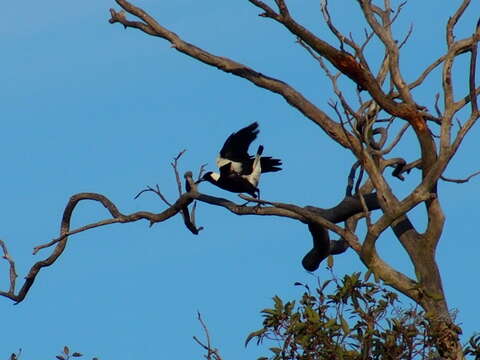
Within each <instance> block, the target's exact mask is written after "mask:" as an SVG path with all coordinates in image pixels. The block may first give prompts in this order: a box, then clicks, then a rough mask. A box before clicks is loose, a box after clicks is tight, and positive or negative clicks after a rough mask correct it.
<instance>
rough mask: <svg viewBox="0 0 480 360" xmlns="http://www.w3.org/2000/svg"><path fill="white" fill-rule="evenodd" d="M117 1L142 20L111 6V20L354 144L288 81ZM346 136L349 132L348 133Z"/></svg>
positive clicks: (127, 3)
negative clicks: (260, 91)
mask: <svg viewBox="0 0 480 360" xmlns="http://www.w3.org/2000/svg"><path fill="white" fill-rule="evenodd" d="M116 2H117V3H118V4H119V5H120V6H121V7H122V8H123V9H124V10H125V11H127V12H128V13H130V14H132V15H134V16H136V17H138V18H140V19H141V20H142V21H143V22H139V21H129V20H127V19H126V17H125V15H124V14H123V13H122V12H117V11H115V10H113V9H110V15H111V19H110V20H109V22H110V23H112V24H113V23H117V22H118V23H121V24H122V25H124V26H125V27H132V28H136V29H139V30H141V31H143V32H145V33H146V34H149V35H152V36H157V37H161V38H163V39H165V40H167V41H169V42H170V43H171V44H172V47H173V48H174V49H176V50H177V51H180V52H182V53H184V54H186V55H188V56H191V57H193V58H195V59H197V60H199V61H201V62H203V63H205V64H207V65H210V66H214V67H216V68H218V69H220V70H222V71H224V72H226V73H230V74H233V75H236V76H239V77H242V78H244V79H246V80H248V81H250V82H252V83H253V84H255V85H257V86H259V87H262V88H264V89H267V90H269V91H272V92H274V93H277V94H279V95H281V96H282V97H283V98H284V99H285V100H286V101H287V102H288V103H289V104H290V105H292V106H293V107H295V108H296V109H298V110H299V111H300V112H301V113H302V114H304V115H305V116H306V117H307V118H309V119H310V120H312V121H313V122H314V123H316V124H317V125H319V126H320V127H321V128H322V129H323V130H324V131H325V132H326V133H327V134H328V135H329V136H330V137H331V138H332V139H333V140H335V141H337V142H338V143H339V144H341V145H342V146H344V147H346V148H349V147H350V146H351V144H352V143H353V144H356V142H355V140H354V139H350V140H348V139H347V137H346V135H345V132H344V131H343V130H342V129H341V127H340V126H339V125H338V124H336V123H335V122H334V121H332V120H331V119H330V118H329V117H328V115H327V114H325V113H324V112H323V111H321V110H320V109H319V108H317V107H316V106H315V105H314V104H313V103H311V102H310V101H309V100H307V99H306V98H305V97H304V96H303V95H302V94H300V93H299V92H298V91H296V90H295V89H294V88H292V87H291V86H290V85H288V84H287V83H285V82H283V81H280V80H277V79H274V78H271V77H269V76H266V75H264V74H262V73H259V72H257V71H255V70H253V69H251V68H249V67H247V66H245V65H243V64H240V63H238V62H236V61H233V60H230V59H228V58H225V57H220V56H216V55H213V54H210V53H208V52H206V51H205V50H203V49H200V48H198V47H197V46H195V45H192V44H190V43H187V42H185V41H183V40H182V39H181V38H180V37H179V36H178V35H177V34H175V33H174V32H172V31H170V30H168V29H166V28H164V27H163V26H161V25H160V24H159V23H158V22H157V21H156V20H155V19H153V18H152V17H151V16H150V15H148V14H147V13H146V12H145V11H143V10H142V9H140V8H138V7H136V6H134V5H132V4H131V3H129V2H128V1H126V0H116ZM254 3H255V5H257V6H259V7H261V8H262V9H263V10H265V11H266V13H268V14H269V15H268V16H270V15H273V14H270V12H271V11H273V10H271V11H270V10H268V9H270V8H269V7H268V6H267V5H266V4H264V3H263V2H261V1H255V2H254ZM347 136H348V135H347Z"/></svg>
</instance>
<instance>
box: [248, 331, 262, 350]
mask: <svg viewBox="0 0 480 360" xmlns="http://www.w3.org/2000/svg"><path fill="white" fill-rule="evenodd" d="M266 331H267V329H260V330H257V331H254V332H252V333H250V334H249V335H248V336H247V339H246V340H245V347H246V346H247V345H248V343H249V342H250V340H252V339H253V338H254V337H260V336H262V335H263V334H264V333H265V332H266ZM258 342H260V339H259V340H258Z"/></svg>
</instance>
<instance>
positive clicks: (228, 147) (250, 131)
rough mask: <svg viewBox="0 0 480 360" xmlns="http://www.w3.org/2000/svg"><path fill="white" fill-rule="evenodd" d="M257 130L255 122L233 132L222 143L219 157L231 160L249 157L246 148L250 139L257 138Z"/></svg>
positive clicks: (250, 141)
mask: <svg viewBox="0 0 480 360" xmlns="http://www.w3.org/2000/svg"><path fill="white" fill-rule="evenodd" d="M258 132H259V130H258V123H257V122H254V123H253V124H250V125H248V126H247V127H244V128H243V129H240V130H238V131H237V132H234V133H233V134H232V135H230V136H229V137H228V138H227V140H226V141H225V144H223V147H222V150H220V157H222V158H224V159H229V160H232V161H242V160H245V159H248V158H249V157H250V155H249V154H248V148H249V146H250V144H251V143H252V141H253V140H255V139H256V138H257V135H258Z"/></svg>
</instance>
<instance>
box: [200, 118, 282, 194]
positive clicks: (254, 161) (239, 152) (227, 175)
mask: <svg viewBox="0 0 480 360" xmlns="http://www.w3.org/2000/svg"><path fill="white" fill-rule="evenodd" d="M258 133H259V130H258V123H257V122H254V123H253V124H250V125H249V126H247V127H245V128H243V129H240V130H239V131H237V132H235V133H233V134H231V135H230V136H229V137H228V138H227V140H226V141H225V143H224V144H223V147H222V149H221V150H220V153H219V155H218V157H217V160H216V163H217V166H218V168H219V170H220V173H215V172H212V171H209V172H207V173H206V174H205V175H204V176H203V177H202V178H201V179H200V180H199V182H201V181H208V182H210V183H212V184H213V185H216V186H218V187H219V188H221V189H224V190H227V191H231V192H235V193H247V194H249V195H251V196H252V197H255V198H259V197H260V190H259V189H258V183H259V181H260V175H261V174H262V173H265V172H276V171H280V170H281V169H282V168H281V167H280V166H281V165H282V161H281V160H280V159H274V158H272V157H270V156H261V155H262V153H263V146H262V145H260V146H259V147H258V149H257V153H256V154H255V156H251V155H249V154H248V148H249V147H250V144H251V143H252V142H253V140H255V139H256V138H257V135H258Z"/></svg>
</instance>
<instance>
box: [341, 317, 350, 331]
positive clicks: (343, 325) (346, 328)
mask: <svg viewBox="0 0 480 360" xmlns="http://www.w3.org/2000/svg"><path fill="white" fill-rule="evenodd" d="M340 323H341V324H342V330H343V332H344V333H345V335H348V334H349V333H350V326H348V322H347V321H346V320H345V318H344V317H343V316H342V315H340Z"/></svg>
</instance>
